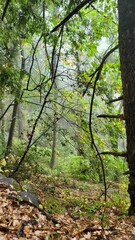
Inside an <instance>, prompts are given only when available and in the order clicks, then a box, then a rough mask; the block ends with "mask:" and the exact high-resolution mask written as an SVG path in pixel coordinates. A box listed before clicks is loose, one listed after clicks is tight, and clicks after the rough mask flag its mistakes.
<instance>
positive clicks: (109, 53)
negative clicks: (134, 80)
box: [83, 45, 119, 96]
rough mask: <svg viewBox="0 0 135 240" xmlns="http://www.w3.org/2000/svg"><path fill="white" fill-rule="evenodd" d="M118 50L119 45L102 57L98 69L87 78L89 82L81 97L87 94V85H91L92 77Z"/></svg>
mask: <svg viewBox="0 0 135 240" xmlns="http://www.w3.org/2000/svg"><path fill="white" fill-rule="evenodd" d="M118 48H119V45H116V46H115V47H114V48H112V49H111V50H110V51H108V52H107V53H106V54H105V56H104V57H103V59H102V61H101V63H100V65H99V66H98V68H97V69H96V70H95V71H94V72H93V73H92V74H90V76H89V77H90V78H91V80H90V81H89V82H88V84H87V86H86V89H85V90H84V92H83V96H84V95H85V94H86V92H87V90H88V88H89V85H90V84H91V81H92V79H93V78H94V76H95V75H96V74H97V73H98V72H99V71H100V69H101V70H102V68H103V65H104V63H105V61H106V59H107V58H108V57H109V56H110V55H111V54H112V53H113V52H114V51H115V50H116V49H118Z"/></svg>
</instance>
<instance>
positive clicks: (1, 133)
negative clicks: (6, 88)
mask: <svg viewBox="0 0 135 240" xmlns="http://www.w3.org/2000/svg"><path fill="white" fill-rule="evenodd" d="M2 97H3V95H2V93H1V98H0V116H2V114H3V111H4V107H3V105H4V104H3V102H2ZM4 125H5V123H4V117H3V118H2V119H1V121H0V141H1V146H2V149H4V148H5V130H4Z"/></svg>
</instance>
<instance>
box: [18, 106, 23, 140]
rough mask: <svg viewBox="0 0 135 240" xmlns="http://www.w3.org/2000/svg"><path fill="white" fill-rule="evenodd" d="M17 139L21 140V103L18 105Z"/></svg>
mask: <svg viewBox="0 0 135 240" xmlns="http://www.w3.org/2000/svg"><path fill="white" fill-rule="evenodd" d="M18 138H20V139H23V114H22V111H21V103H19V104H18Z"/></svg>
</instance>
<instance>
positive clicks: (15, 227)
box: [0, 183, 135, 240]
mask: <svg viewBox="0 0 135 240" xmlns="http://www.w3.org/2000/svg"><path fill="white" fill-rule="evenodd" d="M57 190H58V191H57V194H58V192H59V195H62V194H63V197H64V192H63V190H62V187H61V191H62V192H61V194H60V188H58V189H57ZM76 192H77V197H79V189H77V190H76ZM72 193H74V196H75V190H74V191H73V192H71V195H72ZM17 194H18V193H17V191H16V190H15V189H14V188H13V187H11V186H8V185H6V184H4V183H1V184H0V240H11V239H12V240H16V239H19V240H24V239H30V240H57V239H61V240H70V239H72V240H85V239H86V240H87V239H93V240H94V239H97V240H101V239H103V240H128V239H130V240H133V239H135V218H134V217H131V218H129V217H128V216H126V215H123V214H122V213H121V209H120V208H118V207H115V206H102V207H101V206H100V208H99V209H98V211H96V212H95V213H94V214H93V216H83V215H82V216H81V214H80V215H79V216H78V217H75V216H74V215H73V213H74V212H72V210H73V209H72V208H71V209H70V211H69V208H68V209H65V212H63V213H54V214H53V216H52V214H50V213H47V209H45V210H43V209H38V208H37V207H35V206H32V204H31V203H30V204H29V203H28V202H25V201H24V202H23V201H21V202H20V201H19V199H18V198H17ZM53 194H54V193H53ZM81 194H82V192H81V191H80V196H81ZM83 194H84V193H83ZM85 198H87V197H86V196H85ZM44 201H46V200H45V199H44ZM70 207H71V206H70ZM78 211H79V210H78ZM80 211H81V210H80Z"/></svg>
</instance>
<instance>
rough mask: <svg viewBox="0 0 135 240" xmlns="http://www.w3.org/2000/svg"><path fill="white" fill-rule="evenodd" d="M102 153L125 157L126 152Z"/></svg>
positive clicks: (103, 153)
mask: <svg viewBox="0 0 135 240" xmlns="http://www.w3.org/2000/svg"><path fill="white" fill-rule="evenodd" d="M100 154H102V155H113V156H114V157H127V153H126V152H101V153H100Z"/></svg>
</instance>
